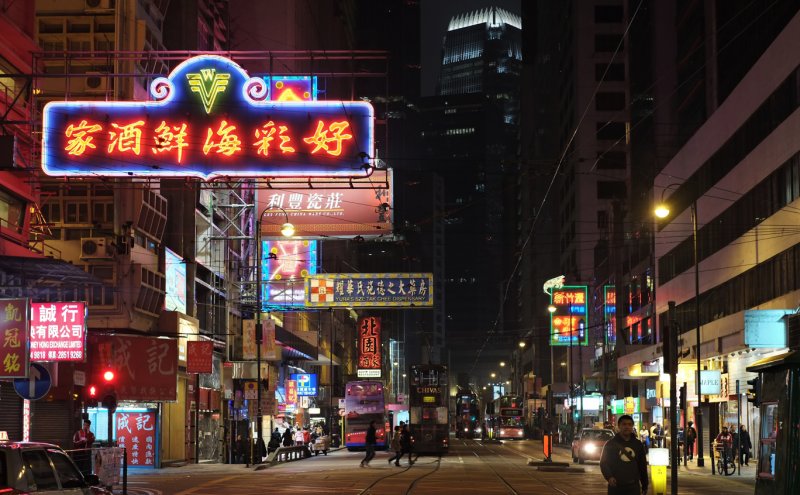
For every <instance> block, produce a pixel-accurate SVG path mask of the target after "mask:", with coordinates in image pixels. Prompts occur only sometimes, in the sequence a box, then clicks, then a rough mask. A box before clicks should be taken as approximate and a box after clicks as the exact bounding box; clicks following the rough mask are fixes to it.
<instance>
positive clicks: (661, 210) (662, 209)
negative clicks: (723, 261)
mask: <svg viewBox="0 0 800 495" xmlns="http://www.w3.org/2000/svg"><path fill="white" fill-rule="evenodd" d="M673 186H680V184H677V183H674V184H669V185H667V186H666V187H664V189H662V190H661V201H659V204H658V205H657V206H656V209H655V211H654V213H655V215H656V217H658V218H661V219H663V218H666V217H668V216H669V214H670V211H669V207H668V206H667V204H666V203H665V202H664V193H665V192H667V189H669V188H670V187H673ZM690 212H691V216H692V255H693V260H694V318H695V325H696V328H695V346H696V354H697V373H696V376H695V384H696V387H697V411H696V416H697V417H696V418H695V423H696V424H697V466H698V467H703V466H704V465H705V462H704V460H703V410H702V405H703V404H702V397H703V394H702V390H701V383H700V370H701V369H702V367H701V362H700V344H701V339H700V330H701V325H700V270H699V264H700V263H699V260H698V259H697V198H695V199H694V200H693V201H692V204H691V205H690ZM677 351H678V350H677V349H672V352H677ZM664 358H665V359H667V357H666V356H664ZM676 372H677V370H673V373H671V374H670V376H671V380H670V388H671V390H674V389H675V387H676V386H677V385H676V384H673V383H672V382H674V381H675V373H676ZM672 396H673V393H671V394H670V409H672V410H674V408H675V406H673V405H672V404H673V402H672V401H673V400H675V399H673V398H672ZM670 416H671V417H670V422H672V421H673V419H674V417H675V414H674V412H673V413H672V414H671V415H670ZM711 469H712V472H713V469H714V467H713V466H712V467H711Z"/></svg>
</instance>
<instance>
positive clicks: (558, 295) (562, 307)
mask: <svg viewBox="0 0 800 495" xmlns="http://www.w3.org/2000/svg"><path fill="white" fill-rule="evenodd" d="M587 292H588V290H587V287H586V286H566V285H565V286H564V287H562V288H560V289H554V290H553V292H552V295H551V296H550V297H551V304H552V305H553V306H555V308H556V310H555V312H553V313H551V315H550V345H570V344H571V345H587V344H588V341H589V336H588V330H587V326H588V325H587V319H586V316H587V308H588V305H587V300H586V299H587Z"/></svg>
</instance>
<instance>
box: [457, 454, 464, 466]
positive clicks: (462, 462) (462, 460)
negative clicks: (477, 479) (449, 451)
mask: <svg viewBox="0 0 800 495" xmlns="http://www.w3.org/2000/svg"><path fill="white" fill-rule="evenodd" d="M458 463H459V464H464V459H462V458H461V456H458Z"/></svg>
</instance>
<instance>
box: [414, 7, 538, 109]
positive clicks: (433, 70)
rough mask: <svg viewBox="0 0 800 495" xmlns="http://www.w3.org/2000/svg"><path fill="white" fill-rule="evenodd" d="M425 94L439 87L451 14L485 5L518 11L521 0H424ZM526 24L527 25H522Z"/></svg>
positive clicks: (423, 75)
mask: <svg viewBox="0 0 800 495" xmlns="http://www.w3.org/2000/svg"><path fill="white" fill-rule="evenodd" d="M421 5H422V13H421V17H422V20H421V22H422V30H421V31H422V43H421V44H422V56H421V57H420V58H421V59H422V95H423V96H431V95H433V94H434V92H435V90H436V78H437V77H439V64H440V63H441V52H442V37H443V36H444V35H445V33H446V32H447V23H448V22H450V18H451V17H453V16H455V15H458V14H463V13H465V12H472V11H473V10H477V9H481V8H486V7H492V6H496V7H500V8H501V9H505V10H507V11H509V12H512V13H514V14H517V15H519V14H520V11H521V8H520V0H458V1H452V0H423V1H422V4H421ZM523 27H524V26H523Z"/></svg>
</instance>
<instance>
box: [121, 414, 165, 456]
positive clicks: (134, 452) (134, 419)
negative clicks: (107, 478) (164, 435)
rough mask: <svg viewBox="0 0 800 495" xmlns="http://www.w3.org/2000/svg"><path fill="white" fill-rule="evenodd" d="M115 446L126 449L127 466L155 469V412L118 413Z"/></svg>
mask: <svg viewBox="0 0 800 495" xmlns="http://www.w3.org/2000/svg"><path fill="white" fill-rule="evenodd" d="M114 416H115V419H116V421H115V423H116V435H117V445H118V446H119V447H122V448H127V449H128V466H144V467H155V455H156V427H155V424H156V412H155V411H146V412H118V413H116V414H115V415H114Z"/></svg>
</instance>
